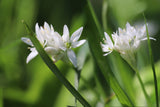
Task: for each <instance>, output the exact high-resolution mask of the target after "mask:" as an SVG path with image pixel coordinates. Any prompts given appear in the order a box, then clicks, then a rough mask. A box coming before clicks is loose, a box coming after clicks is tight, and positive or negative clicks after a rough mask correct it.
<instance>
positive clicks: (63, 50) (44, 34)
mask: <svg viewBox="0 0 160 107" xmlns="http://www.w3.org/2000/svg"><path fill="white" fill-rule="evenodd" d="M82 30H83V27H81V28H79V29H78V30H76V31H75V32H74V33H73V34H72V35H71V37H70V36H69V29H68V27H67V25H64V28H63V35H62V36H61V35H60V34H59V33H58V32H56V31H54V28H53V26H52V25H51V26H49V25H48V23H46V22H45V23H44V27H42V26H40V27H39V26H38V23H37V24H36V26H35V32H36V37H37V39H38V40H39V42H40V43H41V45H42V46H43V48H44V50H45V51H46V52H47V53H48V54H49V55H51V56H52V58H53V61H54V62H56V61H58V60H60V59H62V60H63V59H66V58H65V57H66V56H67V57H68V58H69V60H70V61H71V62H72V64H73V65H74V66H75V67H77V59H76V55H75V53H74V51H73V50H72V48H76V47H79V46H81V45H82V44H84V43H85V42H86V40H80V41H78V40H79V38H80V36H81V33H82ZM21 39H22V41H23V42H25V43H26V44H28V45H30V46H31V47H30V48H29V49H30V51H31V53H30V54H29V55H28V57H27V60H26V62H27V63H28V62H29V61H30V60H32V59H33V58H34V57H36V56H37V55H38V52H37V50H36V48H35V47H34V45H33V43H32V42H31V40H30V39H29V38H26V37H22V38H21Z"/></svg>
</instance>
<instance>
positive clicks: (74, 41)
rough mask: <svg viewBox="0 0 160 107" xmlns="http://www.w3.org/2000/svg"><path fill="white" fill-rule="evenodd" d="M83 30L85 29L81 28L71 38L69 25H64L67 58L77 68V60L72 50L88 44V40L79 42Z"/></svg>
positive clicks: (63, 37)
mask: <svg viewBox="0 0 160 107" xmlns="http://www.w3.org/2000/svg"><path fill="white" fill-rule="evenodd" d="M82 30H83V27H81V28H79V29H78V30H76V31H75V32H74V33H73V34H72V35H71V37H69V30H68V27H67V25H64V27H63V35H62V39H63V42H64V44H65V47H66V49H67V50H66V51H67V56H68V58H69V60H70V61H71V62H72V64H73V65H74V66H75V67H77V58H76V55H75V53H74V51H73V50H72V48H76V47H79V46H81V45H82V44H84V43H85V42H86V40H80V41H78V40H79V38H80V36H81V33H82Z"/></svg>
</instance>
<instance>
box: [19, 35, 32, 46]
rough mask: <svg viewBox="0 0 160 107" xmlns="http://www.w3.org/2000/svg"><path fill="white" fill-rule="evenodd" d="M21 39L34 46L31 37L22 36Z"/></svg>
mask: <svg viewBox="0 0 160 107" xmlns="http://www.w3.org/2000/svg"><path fill="white" fill-rule="evenodd" d="M21 40H22V41H23V42H24V43H26V44H28V45H30V46H33V43H32V42H31V40H30V39H29V38H26V37H22V38H21Z"/></svg>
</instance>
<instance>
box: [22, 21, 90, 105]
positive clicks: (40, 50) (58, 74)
mask: <svg viewBox="0 0 160 107" xmlns="http://www.w3.org/2000/svg"><path fill="white" fill-rule="evenodd" d="M23 23H24V25H25V27H26V29H27V31H28V33H29V35H30V39H31V41H32V43H33V44H34V46H35V47H36V50H37V51H38V53H39V55H40V56H41V58H42V59H43V61H44V62H45V63H46V65H47V66H48V67H49V68H50V70H51V71H52V72H53V73H54V74H55V75H56V77H57V78H58V79H59V80H60V81H61V82H62V83H63V84H64V85H65V87H66V88H67V89H68V90H69V91H70V92H71V93H72V95H73V96H74V97H75V98H76V99H77V100H78V101H79V102H80V103H81V104H82V105H84V106H85V107H91V106H90V104H89V103H88V102H87V101H86V100H85V99H84V98H83V97H82V96H81V95H80V93H79V92H78V91H77V90H76V89H75V88H74V87H73V86H72V85H71V84H70V83H69V81H68V80H67V79H66V78H65V77H64V76H63V74H62V73H61V72H60V71H59V70H58V68H57V67H56V65H55V64H54V62H53V61H52V60H51V58H50V57H49V56H48V55H47V53H46V52H45V51H44V49H43V48H42V46H41V44H40V43H39V41H38V40H37V38H36V36H35V34H34V33H33V31H32V30H31V29H30V28H29V27H28V25H27V24H26V23H25V22H24V21H23Z"/></svg>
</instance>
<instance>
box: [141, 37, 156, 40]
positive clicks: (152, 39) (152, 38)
mask: <svg viewBox="0 0 160 107" xmlns="http://www.w3.org/2000/svg"><path fill="white" fill-rule="evenodd" d="M149 39H151V40H154V41H156V39H155V38H152V37H149ZM140 40H141V41H144V40H147V37H145V38H142V39H140Z"/></svg>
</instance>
